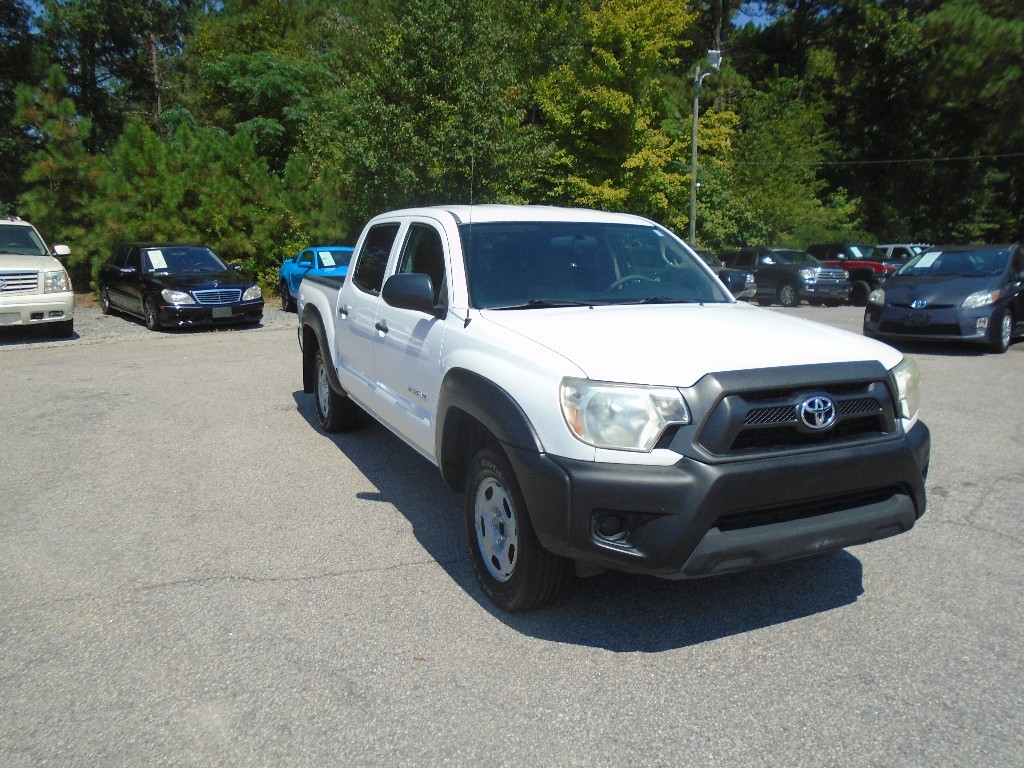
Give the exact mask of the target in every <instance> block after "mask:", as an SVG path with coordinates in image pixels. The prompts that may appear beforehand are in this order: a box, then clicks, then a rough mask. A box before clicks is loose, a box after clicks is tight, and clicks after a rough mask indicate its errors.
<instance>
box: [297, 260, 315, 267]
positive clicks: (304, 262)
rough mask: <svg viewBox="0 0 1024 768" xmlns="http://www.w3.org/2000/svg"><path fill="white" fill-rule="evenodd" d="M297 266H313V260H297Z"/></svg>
mask: <svg viewBox="0 0 1024 768" xmlns="http://www.w3.org/2000/svg"><path fill="white" fill-rule="evenodd" d="M295 266H297V267H307V268H308V267H312V266H313V262H312V261H299V262H296V264H295Z"/></svg>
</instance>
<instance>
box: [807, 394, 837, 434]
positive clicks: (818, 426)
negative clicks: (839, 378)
mask: <svg viewBox="0 0 1024 768" xmlns="http://www.w3.org/2000/svg"><path fill="white" fill-rule="evenodd" d="M800 421H802V422H803V423H804V424H806V425H807V427H809V428H810V429H814V430H823V429H828V428H829V427H831V426H832V425H833V424H835V423H836V406H835V403H833V402H832V398H830V397H825V396H824V395H815V396H814V397H808V398H807V399H806V400H804V401H803V402H802V403H800Z"/></svg>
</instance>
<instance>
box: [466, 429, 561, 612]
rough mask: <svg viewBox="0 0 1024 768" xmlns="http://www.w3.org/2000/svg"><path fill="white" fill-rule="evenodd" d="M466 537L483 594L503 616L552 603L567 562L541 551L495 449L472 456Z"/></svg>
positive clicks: (516, 486)
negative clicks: (501, 611) (504, 611)
mask: <svg viewBox="0 0 1024 768" xmlns="http://www.w3.org/2000/svg"><path fill="white" fill-rule="evenodd" d="M465 515H466V534H467V537H468V539H469V552H470V559H471V560H472V563H473V571H474V573H475V574H476V578H477V581H479V582H480V586H481V587H482V588H483V591H484V593H485V594H486V595H487V597H488V598H490V599H491V601H492V602H494V603H495V604H496V605H497V606H498V607H500V608H503V609H504V610H506V611H511V612H514V611H529V610H533V609H536V608H543V607H544V606H546V605H550V604H551V603H553V602H554V601H555V600H556V599H557V597H558V595H559V593H560V592H561V590H562V585H563V584H564V582H565V577H566V574H567V572H568V564H569V561H568V560H565V559H564V558H561V557H558V556H557V555H553V554H551V553H550V552H549V551H547V550H546V549H544V547H543V546H541V543H540V541H539V540H538V538H537V534H536V533H534V530H533V526H532V525H531V523H530V517H529V514H528V512H527V509H526V501H525V500H524V499H523V494H522V491H520V489H519V483H518V482H517V481H516V477H515V473H514V472H513V471H512V465H511V464H510V463H509V461H508V458H507V457H506V456H505V454H504V452H503V451H502V450H501V449H500V448H498V447H487V448H484V449H482V450H481V451H480V452H479V453H477V455H476V457H475V458H474V459H473V463H472V465H471V466H470V470H469V478H468V481H467V483H466V500H465Z"/></svg>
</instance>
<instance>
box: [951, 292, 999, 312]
mask: <svg viewBox="0 0 1024 768" xmlns="http://www.w3.org/2000/svg"><path fill="white" fill-rule="evenodd" d="M997 301H999V291H978V292H977V293H972V294H971V295H970V296H968V297H967V298H966V299H964V303H963V304H961V305H960V306H961V307H963V308H964V309H977V308H978V307H987V306H988V305H989V304H995V303H996V302H997Z"/></svg>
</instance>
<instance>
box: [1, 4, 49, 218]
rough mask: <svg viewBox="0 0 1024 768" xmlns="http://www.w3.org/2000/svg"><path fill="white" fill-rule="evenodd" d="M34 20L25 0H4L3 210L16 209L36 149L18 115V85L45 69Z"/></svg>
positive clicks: (2, 40)
mask: <svg viewBox="0 0 1024 768" xmlns="http://www.w3.org/2000/svg"><path fill="white" fill-rule="evenodd" d="M31 22H32V11H31V9H30V8H29V6H28V4H27V3H26V2H24V0H0V157H3V158H4V160H3V163H0V213H6V212H8V211H13V210H14V202H15V199H16V198H17V196H18V194H19V193H20V191H21V177H22V174H24V173H25V170H26V169H27V168H28V163H29V154H30V153H31V151H32V149H33V140H32V137H31V135H29V133H28V132H26V131H25V129H24V126H22V125H19V124H17V123H16V122H15V119H14V118H15V114H16V113H17V104H16V101H15V92H16V91H17V88H18V86H19V85H24V84H35V83H36V81H37V80H38V79H39V78H38V74H39V73H40V71H45V67H44V66H40V65H41V64H43V63H44V62H45V59H44V58H43V51H42V48H41V46H40V45H39V41H38V38H37V36H36V35H35V34H33V32H32V27H31Z"/></svg>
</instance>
